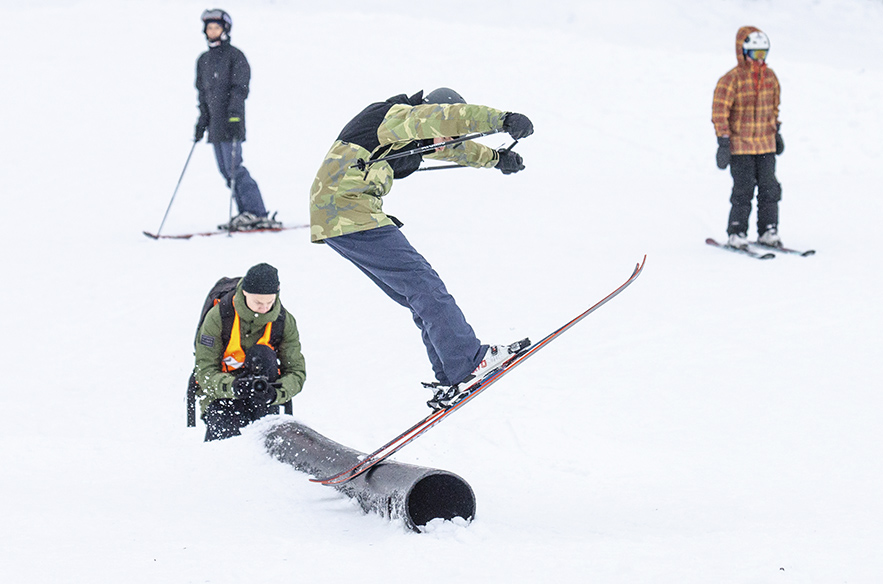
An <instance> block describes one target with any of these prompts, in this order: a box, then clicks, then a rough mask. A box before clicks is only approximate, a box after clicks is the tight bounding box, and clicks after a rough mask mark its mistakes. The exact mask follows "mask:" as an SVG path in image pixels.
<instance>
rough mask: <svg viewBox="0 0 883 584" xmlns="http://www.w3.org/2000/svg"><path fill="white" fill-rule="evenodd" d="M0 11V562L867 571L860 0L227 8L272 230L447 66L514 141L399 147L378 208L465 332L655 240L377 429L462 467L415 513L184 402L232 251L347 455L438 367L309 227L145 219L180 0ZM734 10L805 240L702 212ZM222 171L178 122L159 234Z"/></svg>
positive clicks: (98, 570)
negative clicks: (763, 89) (369, 505)
mask: <svg viewBox="0 0 883 584" xmlns="http://www.w3.org/2000/svg"><path fill="white" fill-rule="evenodd" d="M2 7H3V12H2V13H3V18H0V49H2V53H3V54H4V55H7V58H5V59H3V60H2V63H0V77H2V79H4V92H3V97H2V104H3V108H2V111H3V115H4V122H3V126H2V127H3V140H0V159H2V160H3V164H2V165H0V173H2V177H0V178H2V185H3V190H4V194H5V197H4V202H5V205H6V210H5V214H4V218H5V221H4V229H3V230H2V234H0V243H2V246H3V249H4V250H5V251H6V253H5V254H4V260H3V268H4V272H5V274H6V286H4V290H3V292H2V300H3V305H4V306H5V307H6V316H5V318H4V327H3V332H4V334H3V337H2V338H3V340H2V341H0V343H2V344H0V348H2V354H3V356H4V357H5V361H6V362H7V363H8V366H7V368H6V373H5V374H4V376H3V379H4V381H5V383H4V387H3V391H2V392H0V412H3V414H4V418H3V423H2V424H0V443H2V449H0V469H2V472H0V518H2V520H0V569H2V573H3V574H4V576H3V579H4V582H5V581H8V582H40V583H42V582H53V583H56V582H76V583H80V582H89V583H116V582H130V583H137V582H213V583H221V582H283V581H284V582H299V581H309V580H315V579H323V580H324V581H332V582H338V581H343V580H344V579H345V578H347V579H352V578H353V577H354V576H355V575H358V577H359V579H360V580H362V581H366V582H396V581H411V580H413V579H415V578H420V579H421V580H424V581H427V582H442V581H451V579H452V578H456V579H457V581H476V582H478V581H481V582H533V581H539V580H543V581H561V580H565V579H568V578H570V577H573V576H580V577H581V578H582V579H588V580H591V581H595V582H623V583H625V582H628V583H633V582H654V583H659V582H677V583H692V582H696V583H706V582H734V583H745V582H776V583H780V582H781V583H791V582H795V583H796V582H800V583H805V582H812V583H815V582H819V583H822V582H825V583H828V582H849V583H855V582H876V581H878V580H879V574H880V573H881V572H883V561H881V559H880V556H879V549H880V546H881V544H883V528H881V522H880V517H881V516H883V504H881V502H880V497H879V492H880V488H881V482H883V473H881V471H880V470H879V469H878V468H877V466H876V464H875V462H876V461H877V460H879V459H880V458H881V455H883V446H881V444H883V432H881V429H880V423H879V411H880V410H881V407H883V398H881V397H880V395H879V394H880V386H881V384H880V381H879V374H878V370H877V367H876V358H878V356H879V353H880V349H881V342H880V333H879V327H880V325H881V324H883V316H881V311H880V308H879V306H878V304H877V302H876V301H877V298H878V296H879V295H880V292H881V289H883V278H881V276H880V275H879V274H878V273H877V272H876V271H875V270H876V268H877V267H878V266H879V263H880V262H879V260H878V259H877V256H876V251H875V248H876V247H879V246H880V243H881V236H880V234H879V229H878V223H879V219H880V217H881V216H883V204H881V199H880V197H879V191H880V184H881V182H883V181H881V179H883V170H881V166H883V165H881V155H883V147H881V143H880V136H881V135H883V120H881V110H880V106H879V104H880V103H881V102H883V62H881V60H880V56H881V55H883V50H881V49H883V40H881V36H880V34H879V31H880V30H881V27H883V4H881V2H879V1H878V0H837V1H835V0H814V1H808V0H780V1H778V2H772V1H768V0H743V1H717V2H699V1H696V0H671V1H669V2H664V3H661V2H654V1H650V0H635V1H628V0H626V1H623V2H617V3H610V2H600V1H594V0H592V1H585V2H576V1H573V2H563V1H562V2H555V1H553V2H545V3H536V2H528V1H525V0H521V1H511V2H502V1H498V0H494V1H490V2H483V3H477V2H467V1H466V0H454V1H451V2H447V3H444V5H443V6H441V5H437V4H433V5H432V8H429V5H426V6H423V5H418V4H415V3H405V2H400V1H392V2H384V3H374V4H365V3H357V2H352V1H349V0H347V1H342V2H335V3H334V4H333V5H326V4H325V3H318V2H316V3H306V2H294V1H285V0H276V1H269V0H261V1H251V2H244V1H232V2H229V3H227V4H225V5H224V8H225V9H227V10H228V11H229V12H230V13H231V14H232V15H233V19H234V27H233V35H232V36H233V41H234V44H236V45H237V46H239V47H241V48H242V49H243V50H244V51H245V53H246V54H247V56H248V58H249V60H250V62H251V64H252V71H253V82H252V95H251V97H250V98H249V100H248V125H249V129H248V131H249V141H248V144H247V145H246V149H245V163H246V165H247V166H248V167H249V169H250V170H251V172H252V174H253V175H254V176H255V178H256V179H257V180H258V182H259V184H260V186H261V188H262V191H263V192H264V199H265V201H266V203H267V205H268V207H270V208H272V209H278V211H279V217H280V218H281V219H282V220H283V221H285V222H286V223H291V224H298V223H305V222H306V221H307V209H308V203H307V193H308V190H309V187H310V184H311V181H312V177H313V174H314V172H315V170H316V168H317V167H318V165H319V164H320V163H321V160H322V157H323V155H324V154H325V152H326V150H327V148H328V146H329V144H330V143H331V141H332V140H333V139H334V137H335V136H336V135H337V133H338V132H339V130H340V128H341V127H342V125H343V124H344V123H346V121H347V120H348V119H349V118H350V117H351V116H352V115H354V114H355V113H356V112H357V111H359V110H360V109H361V108H362V107H363V106H364V105H366V104H367V103H369V102H371V101H374V100H378V99H384V98H386V97H388V96H389V95H392V94H395V93H401V92H413V91H416V90H418V89H420V88H423V89H432V88H434V87H436V86H440V85H448V86H451V87H454V88H456V89H457V90H458V91H460V92H461V93H462V94H463V95H464V96H465V97H466V98H467V99H468V100H470V101H473V102H476V103H483V104H487V105H490V106H494V107H498V108H500V109H505V110H513V111H519V112H523V113H525V114H527V115H529V116H530V117H531V119H532V120H533V121H534V123H535V126H536V130H537V131H536V134H535V135H534V136H531V137H530V138H528V139H526V140H524V141H522V142H521V143H520V144H519V146H518V148H517V150H518V151H519V152H521V153H522V155H523V156H524V158H525V163H526V165H527V170H526V171H525V172H523V173H520V174H518V175H515V176H502V175H500V173H498V172H486V171H485V172H483V171H474V170H462V171H460V170H457V171H443V172H436V173H421V174H420V175H415V176H413V177H411V178H409V179H408V180H407V181H403V182H402V183H400V184H398V185H397V186H396V187H395V189H394V190H393V192H392V194H391V196H390V197H389V198H388V200H387V201H386V203H385V205H386V209H387V210H388V211H390V212H391V213H393V214H395V215H396V216H398V217H400V218H401V219H403V220H404V221H405V223H406V226H405V230H406V234H407V236H408V237H409V239H410V240H411V241H412V242H413V243H414V245H415V247H416V248H417V249H418V250H420V251H421V252H422V253H423V254H424V255H425V256H426V257H427V258H428V259H429V260H430V262H431V263H432V264H433V266H434V267H435V268H436V269H437V270H438V271H439V273H440V274H441V275H442V277H443V279H444V280H445V282H446V284H447V285H448V288H449V290H450V291H451V292H452V293H453V294H454V296H455V297H456V298H457V300H458V302H459V304H460V305H461V307H462V308H463V310H464V312H465V313H466V315H467V317H468V318H469V320H470V322H471V324H472V325H473V327H474V328H475V329H476V330H477V331H478V333H479V336H480V337H481V338H482V339H483V340H484V341H488V342H507V341H511V340H514V339H518V338H522V337H524V336H531V337H533V338H540V337H542V336H543V335H545V334H546V333H547V332H549V331H550V330H552V329H554V328H557V327H558V326H560V324H562V323H563V322H564V321H566V320H568V319H569V318H571V317H572V316H574V315H575V314H577V313H579V312H581V311H582V310H584V309H585V308H586V307H588V306H589V305H591V304H593V303H594V302H595V301H596V300H598V299H599V298H601V297H602V296H604V295H605V294H607V293H608V292H609V291H610V290H611V289H612V288H614V287H615V286H616V285H618V284H619V283H621V282H622V281H623V280H624V279H625V278H626V277H627V276H628V274H629V273H631V270H632V268H633V266H634V264H635V262H637V261H638V260H640V258H641V257H642V256H643V254H645V253H646V254H647V255H648V260H647V267H646V269H645V273H644V274H643V275H642V276H641V278H640V279H639V280H638V282H636V283H635V284H634V285H633V286H632V287H631V288H629V290H628V291H627V292H625V293H624V294H623V295H622V296H620V297H618V298H617V299H616V300H614V301H613V302H611V303H610V304H609V305H607V306H605V307H604V308H602V309H601V310H600V311H598V312H597V313H596V314H593V315H592V316H590V317H589V318H588V319H587V320H586V321H584V322H583V323H580V325H578V327H576V328H574V329H573V330H572V331H570V332H568V333H567V334H566V335H565V336H564V337H562V339H561V340H560V341H558V342H556V343H554V344H553V345H550V346H549V348H548V349H546V350H545V351H543V352H542V353H540V354H539V355H537V357H536V358H535V359H532V360H531V361H529V362H528V363H526V364H525V365H524V366H523V367H521V368H519V371H518V372H517V373H514V374H513V375H511V376H508V377H507V378H506V379H505V380H504V381H502V382H501V383H499V384H498V385H496V386H494V387H493V389H492V390H491V391H488V392H487V393H486V394H485V395H484V396H483V397H481V399H477V400H475V402H473V404H472V405H470V406H469V407H468V408H464V409H463V410H462V412H461V413H459V414H458V415H457V416H454V417H452V418H451V419H450V420H449V421H447V422H445V423H444V424H442V425H440V426H439V427H438V428H437V429H434V430H433V431H432V432H431V433H429V434H427V435H426V436H425V437H423V438H421V439H420V440H419V441H418V442H416V443H414V444H413V445H411V446H409V447H408V448H407V449H405V450H403V451H402V452H401V453H399V454H398V455H396V458H397V459H398V460H401V461H404V462H411V463H416V464H420V465H424V466H433V467H439V468H444V469H448V470H450V471H452V472H455V473H457V474H458V475H460V476H462V477H463V478H465V479H466V480H467V481H468V482H469V483H470V485H471V486H472V487H473V489H474V490H475V493H476V497H477V504H478V509H477V517H476V519H475V521H473V522H472V523H471V524H470V525H468V526H464V525H462V524H460V523H457V522H448V523H443V522H439V523H438V524H433V525H431V526H430V529H429V530H428V532H427V533H424V534H420V535H418V534H413V533H410V532H407V531H405V530H404V529H403V528H402V527H401V526H400V525H397V524H390V523H388V522H386V521H384V520H383V519H381V518H379V517H375V516H370V515H362V514H361V513H360V512H359V511H358V508H357V507H356V506H355V504H354V503H353V502H352V501H350V500H348V499H346V498H345V497H343V496H342V495H340V494H338V493H337V492H336V491H333V490H331V489H328V488H324V487H320V486H317V485H313V484H311V483H309V482H308V481H307V477H306V475H303V474H300V473H297V472H295V471H294V470H292V469H290V468H288V467H286V466H284V465H282V464H280V463H278V462H276V461H274V460H272V459H271V458H269V457H268V456H267V455H266V454H265V453H264V452H263V450H262V446H261V442H260V432H259V429H252V431H250V432H247V434H246V435H245V436H244V437H243V438H240V439H235V440H228V441H224V442H221V443H212V444H204V443H202V441H201V440H202V427H201V426H200V428H199V429H198V430H193V429H187V428H185V426H184V390H185V384H186V379H187V376H188V374H189V370H190V369H191V367H192V356H191V349H192V338H193V337H192V335H193V327H194V326H195V319H196V318H197V316H198V310H199V307H200V306H201V303H202V299H203V297H204V294H205V292H206V291H207V289H208V288H209V287H210V286H211V284H212V283H213V282H214V281H215V280H216V279H217V278H218V277H220V276H222V275H236V274H242V273H244V271H245V270H246V269H247V268H248V267H249V266H251V265H253V264H255V263H257V262H260V261H267V262H270V263H272V264H274V265H276V266H278V267H279V269H280V275H281V278H282V287H283V300H284V302H285V304H286V306H287V307H288V308H289V309H290V310H292V311H293V312H294V314H295V315H296V317H297V319H298V324H299V328H300V332H301V337H302V341H303V344H304V353H305V355H306V358H307V366H308V379H307V385H306V388H305V389H304V392H303V393H302V394H301V395H300V396H298V397H297V398H296V400H295V416H296V418H297V419H298V420H300V421H302V422H304V423H306V424H308V425H310V426H311V427H313V428H314V429H316V430H317V431H319V432H321V433H323V434H325V435H327V436H329V437H331V438H332V439H334V440H337V441H339V442H341V443H343V444H346V445H348V446H351V447H353V448H358V449H360V450H370V449H373V448H374V447H376V446H377V445H379V444H380V443H382V442H384V441H385V440H386V439H388V438H389V437H390V436H391V434H392V433H394V432H397V431H398V430H400V429H402V428H404V427H405V426H406V425H408V424H410V423H412V422H413V421H415V420H416V419H417V418H418V417H420V416H422V415H423V414H424V412H425V406H424V405H423V402H424V401H425V399H426V398H427V397H428V396H427V395H426V394H425V390H422V389H420V388H419V381H421V380H427V379H429V378H430V376H431V372H430V370H429V366H428V363H427V361H426V358H425V355H424V354H423V352H422V348H421V345H420V342H419V336H418V333H417V331H416V330H415V329H414V326H413V324H412V322H411V320H410V317H409V315H408V314H407V313H406V312H405V311H404V310H402V309H401V308H400V307H399V306H397V305H395V304H394V303H392V302H390V301H389V300H388V299H386V298H385V297H384V296H383V295H382V293H381V292H380V291H379V290H377V289H376V288H374V287H373V285H371V284H370V282H368V281H367V279H365V278H364V277H363V276H361V275H360V274H359V273H358V272H357V271H356V270H355V269H353V268H352V266H350V265H348V264H346V262H344V261H342V260H341V259H340V258H338V257H337V256H336V255H335V254H334V253H333V252H332V251H331V250H329V249H327V248H325V247H323V246H315V245H311V244H310V243H309V241H308V238H307V235H306V233H305V232H304V231H297V230H295V231H288V232H285V233H279V234H266V235H254V236H245V237H233V238H226V237H215V238H209V239H195V240H191V241H150V240H148V239H147V238H145V237H143V236H142V235H141V231H142V230H144V229H147V230H155V229H156V228H157V227H158V226H159V223H160V220H161V219H162V216H163V213H164V211H165V209H166V205H167V204H168V202H169V198H170V197H171V195H172V191H173V188H174V185H175V183H176V181H177V180H178V176H179V175H180V173H181V169H182V167H183V164H184V161H185V159H186V156H187V153H188V151H189V149H190V146H191V142H190V139H191V136H192V128H193V124H194V123H195V121H196V113H197V112H196V108H195V104H196V98H195V90H194V89H193V74H194V65H195V60H196V57H197V56H198V54H199V53H200V52H201V51H203V50H205V45H204V41H203V39H202V37H201V29H200V22H199V14H200V12H201V11H202V10H203V9H204V8H205V7H206V6H205V5H203V4H198V3H194V2H190V1H183V2H171V1H158V2H153V3H151V5H150V6H149V7H145V5H144V4H143V3H128V2H125V3H124V2H110V1H109V0H82V1H77V0H45V1H42V2H31V3H13V2H11V1H8V0H2ZM745 24H753V25H755V26H758V27H760V28H762V29H764V30H765V31H766V32H767V33H768V34H769V36H770V38H771V41H772V51H771V54H770V59H769V63H770V66H771V67H772V68H774V69H775V71H776V73H777V75H778V76H779V79H780V81H781V83H782V90H783V91H782V99H783V103H782V111H781V118H782V120H783V126H782V132H783V136H784V138H785V141H786V151H785V153H784V154H783V156H782V157H781V158H780V159H779V167H778V176H779V179H780V181H781V182H782V185H783V193H784V199H783V201H782V204H781V233H782V235H783V238H784V240H785V242H786V243H788V244H790V245H793V246H795V247H815V248H816V249H818V250H819V253H818V254H817V255H816V256H814V257H812V258H797V257H779V258H777V259H775V260H773V261H770V262H755V261H753V260H750V259H747V258H743V257H739V256H736V255H735V254H724V253H721V252H717V251H716V250H713V249H711V248H709V247H708V246H705V245H704V244H703V243H702V242H703V240H704V238H705V237H708V236H715V237H723V235H724V233H723V232H724V228H725V222H726V214H727V211H728V209H729V204H728V201H727V199H728V194H729V189H730V186H731V179H730V177H729V174H728V173H726V172H721V171H719V170H717V168H716V167H715V166H714V151H715V148H716V143H715V139H714V132H713V128H712V126H711V123H710V110H711V95H712V91H713V88H714V83H715V81H716V80H717V79H718V77H720V76H721V75H723V74H724V73H725V72H726V71H727V70H728V69H729V68H731V67H732V66H733V65H734V63H735V56H734V54H733V40H734V35H735V32H736V30H737V29H738V27H739V26H741V25H745ZM487 143H488V144H489V145H491V146H494V147H496V146H498V145H500V144H501V143H504V138H502V137H494V139H489V140H488V141H487ZM228 201H229V196H228V193H227V191H226V190H225V188H224V185H223V183H222V181H221V179H220V178H219V176H218V174H217V170H216V169H215V167H214V161H213V157H212V154H211V149H210V147H209V146H208V145H206V144H199V145H197V147H196V150H195V152H194V156H193V159H192V161H191V163H190V167H189V168H188V170H187V173H186V174H185V177H184V181H183V183H182V186H181V189H180V191H179V192H178V196H177V198H176V201H175V203H174V205H173V207H172V210H171V213H170V217H169V220H168V222H167V223H166V225H165V227H164V231H165V232H168V233H173V232H182V231H189V230H194V229H197V230H203V229H206V228H211V227H212V226H214V225H216V224H217V223H220V222H221V221H223V220H225V218H226V217H227V212H228V207H227V205H228ZM510 250H515V253H511V252H510ZM488 258H492V259H491V260H490V261H489V260H488ZM439 559H442V560H443V561H441V562H440V561H439ZM448 560H450V561H448ZM345 566H346V567H345ZM430 566H433V567H432V568H430ZM427 570H431V572H429V573H427Z"/></svg>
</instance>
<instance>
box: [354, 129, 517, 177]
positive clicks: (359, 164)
mask: <svg viewBox="0 0 883 584" xmlns="http://www.w3.org/2000/svg"><path fill="white" fill-rule="evenodd" d="M501 131H502V130H492V131H490V132H474V133H472V134H466V135H464V136H460V137H459V138H454V139H453V140H448V141H447V142H444V143H443V144H427V145H426V146H417V147H416V148H411V149H410V150H405V151H404V152H396V153H395V154H389V155H387V156H381V157H380V158H375V159H374V160H370V159H369V160H365V159H364V158H359V159H358V160H357V161H356V163H355V164H354V165H352V166H351V167H350V168H358V169H359V170H365V169H367V168H368V166H370V165H372V164H374V163H375V162H383V161H385V160H395V159H396V158H403V157H405V156H411V155H413V154H422V153H424V152H431V151H433V150H437V149H438V148H444V147H445V146H453V145H454V144H459V143H460V142H468V141H469V140H475V139H476V138H481V137H482V136H490V135H491V134H497V133H499V132H501Z"/></svg>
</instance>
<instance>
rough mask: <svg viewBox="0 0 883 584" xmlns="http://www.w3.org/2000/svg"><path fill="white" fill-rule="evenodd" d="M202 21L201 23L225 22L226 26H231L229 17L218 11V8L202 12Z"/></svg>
mask: <svg viewBox="0 0 883 584" xmlns="http://www.w3.org/2000/svg"><path fill="white" fill-rule="evenodd" d="M202 21H203V22H212V21H217V22H226V23H227V24H233V23H232V22H231V20H230V15H229V14H227V13H226V12H224V11H223V10H220V9H218V8H212V9H209V10H204V11H203V12H202Z"/></svg>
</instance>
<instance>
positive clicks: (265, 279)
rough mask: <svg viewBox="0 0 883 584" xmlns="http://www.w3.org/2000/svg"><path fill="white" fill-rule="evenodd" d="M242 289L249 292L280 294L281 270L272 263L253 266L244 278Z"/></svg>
mask: <svg viewBox="0 0 883 584" xmlns="http://www.w3.org/2000/svg"><path fill="white" fill-rule="evenodd" d="M242 289H243V290H245V291H246V292H248V293H249V294H278V293H279V272H278V271H277V270H276V268H274V267H273V266H271V265H270V264H258V265H256V266H252V267H251V268H249V270H248V272H246V274H245V277H244V278H242Z"/></svg>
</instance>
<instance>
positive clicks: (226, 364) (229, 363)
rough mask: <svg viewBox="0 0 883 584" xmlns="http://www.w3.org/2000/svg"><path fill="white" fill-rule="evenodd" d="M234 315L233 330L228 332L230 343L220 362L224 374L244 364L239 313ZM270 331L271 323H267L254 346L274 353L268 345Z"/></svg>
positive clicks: (271, 346)
mask: <svg viewBox="0 0 883 584" xmlns="http://www.w3.org/2000/svg"><path fill="white" fill-rule="evenodd" d="M234 313H235V314H236V316H235V317H234V318H233V328H232V329H231V330H230V341H229V342H228V343H227V348H226V349H224V359H223V360H222V362H221V370H222V371H224V372H225V373H229V372H230V371H235V370H236V369H239V368H240V367H242V366H243V365H244V364H245V351H243V350H242V343H241V342H240V337H241V335H240V332H239V313H238V312H236V311H235V310H234ZM272 329H273V323H272V322H268V323H267V326H265V327H264V334H263V335H261V338H260V339H258V342H257V343H256V344H258V345H266V346H268V347H270V348H271V349H273V350H274V351H275V350H276V347H274V346H273V345H271V344H270V332H271V331H272Z"/></svg>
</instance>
